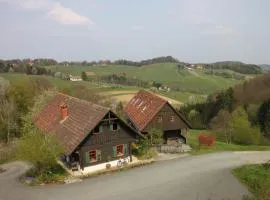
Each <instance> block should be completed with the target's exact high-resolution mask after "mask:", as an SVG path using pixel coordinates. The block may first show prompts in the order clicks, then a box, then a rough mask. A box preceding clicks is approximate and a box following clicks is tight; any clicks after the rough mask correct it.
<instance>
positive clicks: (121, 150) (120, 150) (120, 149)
mask: <svg viewBox="0 0 270 200" xmlns="http://www.w3.org/2000/svg"><path fill="white" fill-rule="evenodd" d="M112 149H113V157H114V158H115V157H119V156H123V155H128V154H129V149H128V144H119V145H116V146H113V148H112Z"/></svg>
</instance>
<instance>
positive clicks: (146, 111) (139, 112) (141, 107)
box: [124, 90, 167, 131]
mask: <svg viewBox="0 0 270 200" xmlns="http://www.w3.org/2000/svg"><path fill="white" fill-rule="evenodd" d="M166 103H167V101H166V100H165V99H162V98H161V97H159V96H157V95H154V94H152V93H150V92H147V91H144V90H141V91H139V92H138V93H137V94H136V95H135V96H134V97H133V98H132V99H131V100H130V102H129V103H128V104H127V105H126V107H125V109H124V111H125V113H126V114H127V116H128V118H129V119H130V120H131V121H132V122H133V124H134V125H135V127H136V128H137V129H138V130H139V131H143V130H144V128H145V127H146V126H147V124H148V123H149V122H150V121H151V120H152V119H153V118H154V117H155V115H156V114H157V113H158V112H159V111H160V110H161V109H162V108H163V106H164V105H165V104H166Z"/></svg>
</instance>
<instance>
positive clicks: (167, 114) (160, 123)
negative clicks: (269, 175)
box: [142, 102, 191, 133]
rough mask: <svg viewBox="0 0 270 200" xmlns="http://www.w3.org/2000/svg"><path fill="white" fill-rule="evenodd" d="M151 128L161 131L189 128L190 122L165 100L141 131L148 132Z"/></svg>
mask: <svg viewBox="0 0 270 200" xmlns="http://www.w3.org/2000/svg"><path fill="white" fill-rule="evenodd" d="M151 128H158V129H161V130H163V131H169V130H180V129H187V128H191V126H190V124H189V123H188V122H187V121H186V120H185V119H184V118H183V117H181V116H180V114H179V113H177V111H176V110H175V109H174V108H173V107H172V106H171V105H170V104H169V103H168V102H167V103H166V104H165V105H164V106H163V107H162V108H161V109H160V110H159V112H158V113H157V114H156V115H155V116H154V117H153V118H152V120H151V121H150V122H149V123H148V124H147V126H146V127H145V128H144V130H143V131H142V132H145V133H146V132H149V130H150V129H151Z"/></svg>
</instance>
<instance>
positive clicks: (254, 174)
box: [233, 163, 270, 200]
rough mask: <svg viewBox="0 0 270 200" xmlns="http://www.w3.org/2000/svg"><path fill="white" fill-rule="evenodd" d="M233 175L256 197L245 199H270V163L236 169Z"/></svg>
mask: <svg viewBox="0 0 270 200" xmlns="http://www.w3.org/2000/svg"><path fill="white" fill-rule="evenodd" d="M233 174H234V175H235V176H236V177H237V178H238V179H239V180H240V181H241V182H242V183H243V184H245V185H246V186H247V187H248V189H249V191H250V192H252V193H253V194H254V197H245V198H244V199H246V200H247V199H248V200H269V199H270V163H268V164H262V165H246V166H243V167H240V168H237V169H234V170H233Z"/></svg>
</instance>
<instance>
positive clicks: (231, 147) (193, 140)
mask: <svg viewBox="0 0 270 200" xmlns="http://www.w3.org/2000/svg"><path fill="white" fill-rule="evenodd" d="M202 132H203V133H205V134H210V132H209V131H208V130H202V131H201V130H189V132H188V139H187V142H188V144H189V145H190V146H191V147H192V148H193V151H192V154H204V153H214V152H221V151H270V146H258V145H237V144H226V143H224V142H220V141H216V142H215V144H214V145H213V146H212V147H200V146H199V142H198V136H199V134H200V133H202Z"/></svg>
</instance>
